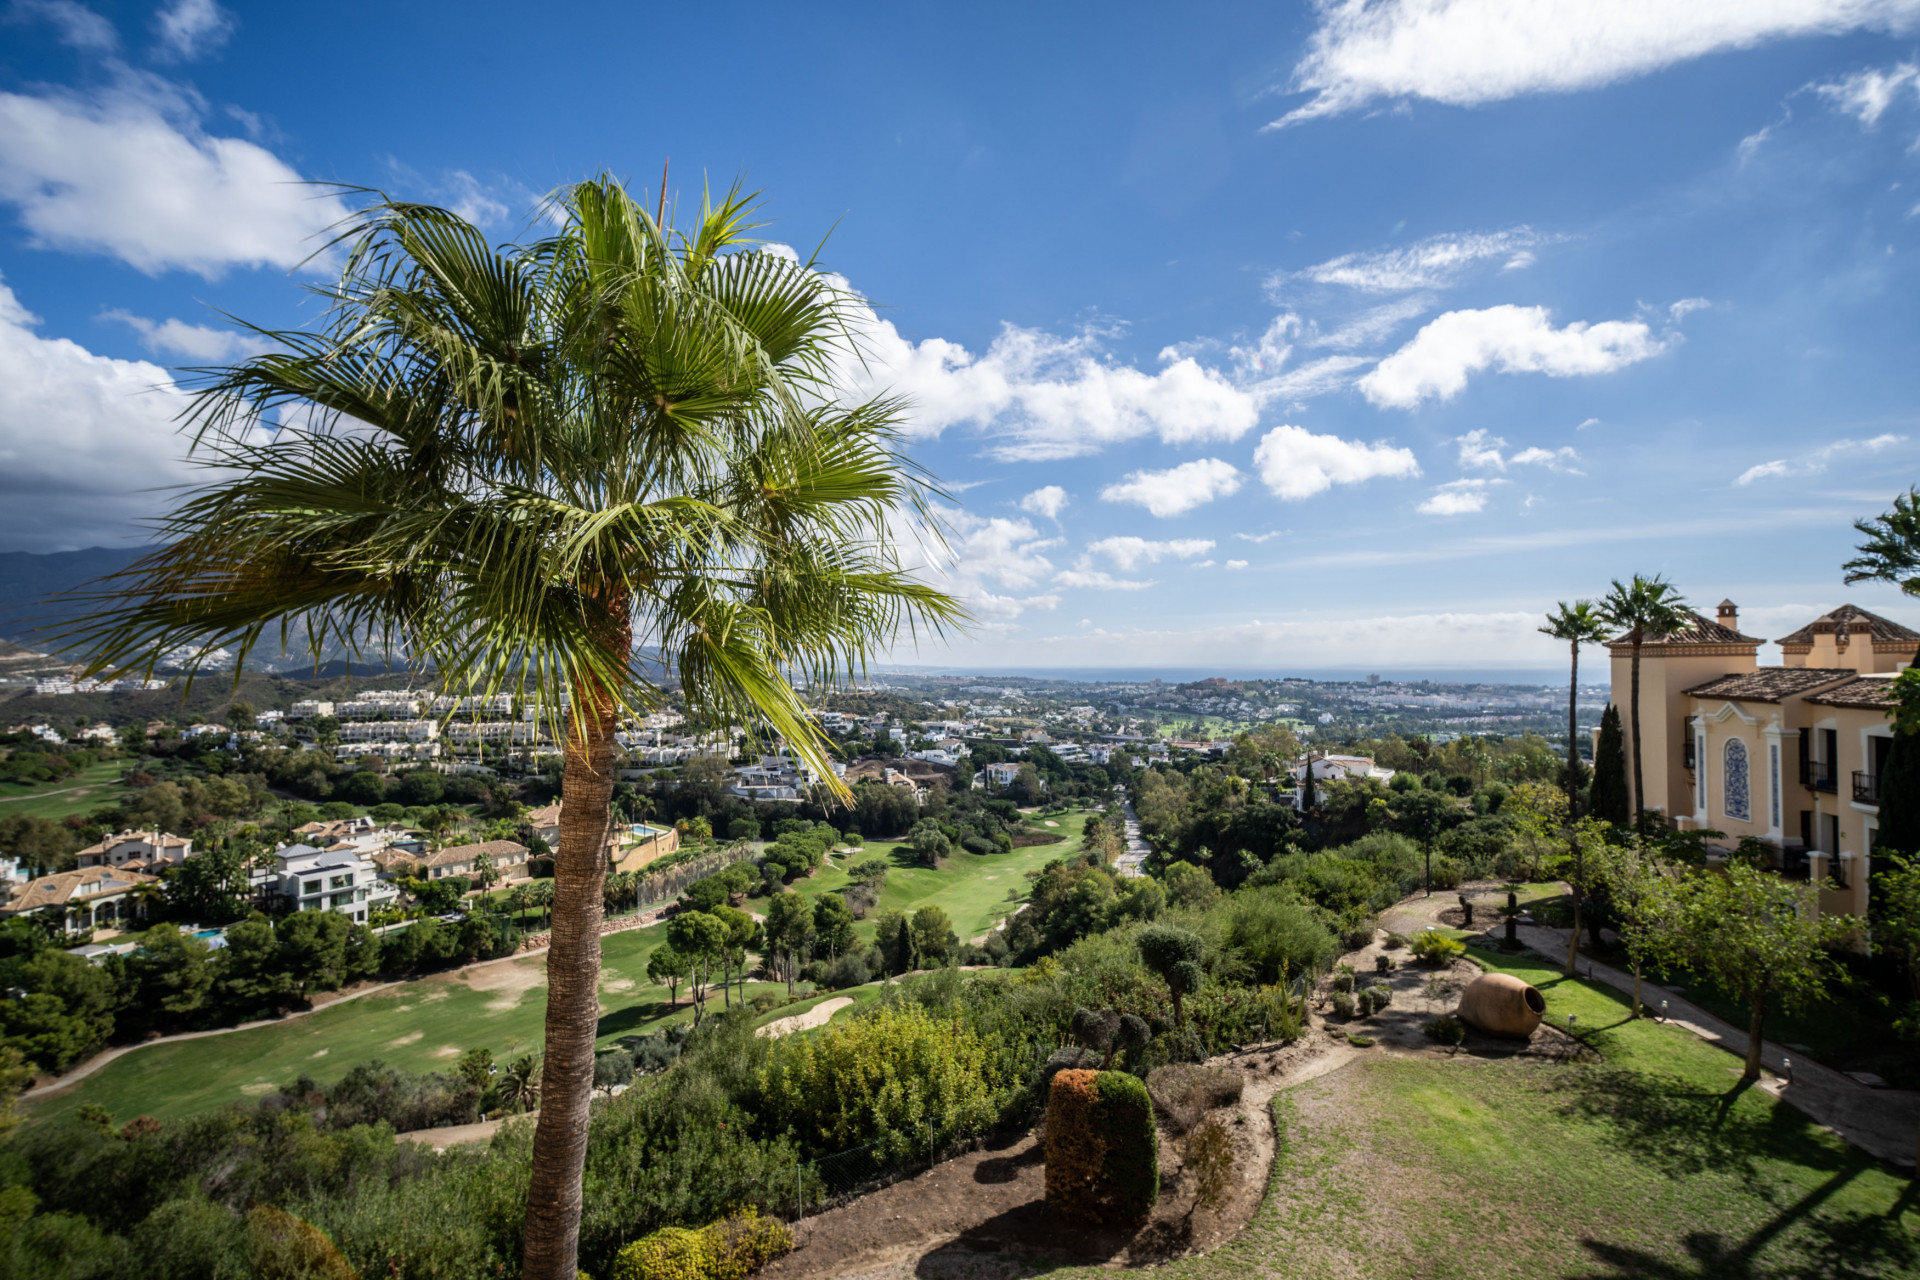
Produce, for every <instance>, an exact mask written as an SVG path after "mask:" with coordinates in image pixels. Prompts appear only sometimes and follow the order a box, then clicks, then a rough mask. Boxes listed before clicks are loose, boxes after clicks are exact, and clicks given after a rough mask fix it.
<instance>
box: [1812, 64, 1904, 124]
mask: <svg viewBox="0 0 1920 1280" xmlns="http://www.w3.org/2000/svg"><path fill="white" fill-rule="evenodd" d="M1902 89H1908V90H1913V91H1916V92H1920V63H1914V62H1903V63H1901V64H1899V65H1898V66H1895V67H1890V68H1888V69H1887V70H1885V71H1878V70H1867V71H1856V72H1854V73H1853V74H1852V75H1850V76H1843V77H1842V78H1840V79H1838V80H1834V81H1830V82H1829V83H1826V84H1817V85H1815V86H1813V91H1814V92H1815V93H1817V94H1819V95H1820V96H1821V97H1823V98H1825V99H1826V100H1827V101H1828V102H1831V103H1832V104H1833V105H1834V107H1835V108H1836V109H1838V110H1840V111H1844V112H1846V113H1847V114H1848V115H1850V116H1853V117H1854V118H1855V119H1857V120H1858V121H1860V123H1861V124H1863V125H1865V126H1866V127H1867V128H1869V129H1871V128H1873V127H1874V126H1875V125H1877V124H1879V123H1880V117H1881V116H1883V115H1885V114H1886V111H1887V108H1888V107H1890V106H1892V105H1893V100H1894V98H1895V97H1896V96H1897V95H1898V94H1899V93H1900V91H1901V90H1902Z"/></svg>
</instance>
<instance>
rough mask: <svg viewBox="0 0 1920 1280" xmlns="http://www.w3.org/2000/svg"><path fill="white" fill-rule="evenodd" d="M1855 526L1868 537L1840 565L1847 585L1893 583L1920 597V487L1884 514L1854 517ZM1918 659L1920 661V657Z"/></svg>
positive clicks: (1894, 503) (1916, 660)
mask: <svg viewBox="0 0 1920 1280" xmlns="http://www.w3.org/2000/svg"><path fill="white" fill-rule="evenodd" d="M1853 527H1854V528H1855V529H1857V530H1859V531H1860V532H1861V533H1863V534H1865V535H1866V537H1867V540H1866V541H1865V542H1863V543H1861V544H1860V545H1859V546H1858V547H1856V548H1854V549H1855V550H1856V551H1858V552H1859V553H1860V554H1859V555H1857V556H1855V557H1854V558H1853V559H1851V560H1849V561H1847V562H1846V563H1845V564H1844V565H1842V566H1840V567H1841V569H1842V570H1843V571H1844V572H1845V574H1846V578H1845V580H1846V582H1847V584H1848V585H1849V586H1851V585H1852V584H1853V583H1856V582H1891V583H1892V584H1893V585H1895V586H1896V587H1899V588H1900V590H1901V591H1903V592H1905V593H1906V594H1907V595H1910V596H1920V487H1916V488H1913V489H1909V490H1908V491H1907V492H1905V493H1903V494H1901V495H1900V496H1899V497H1897V498H1895V499H1894V500H1893V510H1891V511H1889V512H1887V513H1886V514H1885V515H1882V516H1876V517H1874V518H1873V519H1871V520H1855V521H1854V522H1853ZM1915 662H1916V663H1917V664H1920V656H1916V657H1915Z"/></svg>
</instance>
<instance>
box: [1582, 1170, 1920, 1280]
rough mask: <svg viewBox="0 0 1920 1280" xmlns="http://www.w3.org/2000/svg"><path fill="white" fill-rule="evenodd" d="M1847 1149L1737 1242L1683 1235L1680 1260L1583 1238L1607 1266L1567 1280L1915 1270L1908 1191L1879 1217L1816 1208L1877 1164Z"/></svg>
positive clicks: (1807, 1276) (1820, 1278)
mask: <svg viewBox="0 0 1920 1280" xmlns="http://www.w3.org/2000/svg"><path fill="white" fill-rule="evenodd" d="M1875 1164H1876V1162H1875V1161H1874V1160H1873V1158H1872V1157H1870V1156H1868V1155H1866V1154H1864V1153H1863V1152H1859V1151H1851V1152H1849V1153H1848V1156H1847V1158H1846V1160H1845V1162H1844V1164H1843V1166H1842V1167H1841V1168H1840V1169H1838V1170H1837V1171H1836V1172H1835V1173H1834V1174H1833V1176H1831V1177H1829V1178H1828V1179H1827V1180H1826V1181H1825V1182H1823V1183H1821V1184H1820V1185H1819V1186H1817V1187H1815V1188H1813V1189H1812V1190H1810V1191H1808V1192H1807V1193H1806V1194H1805V1195H1803V1196H1801V1197H1800V1198H1799V1199H1798V1200H1796V1201H1794V1202H1793V1203H1792V1204H1791V1205H1788V1206H1787V1207H1786V1208H1784V1209H1782V1210H1780V1211H1779V1212H1778V1213H1776V1214H1774V1216H1773V1217H1771V1218H1769V1219H1768V1220H1767V1221H1766V1222H1764V1223H1762V1224H1761V1225H1760V1226H1759V1227H1758V1228H1757V1229H1755V1230H1754V1231H1753V1232H1752V1233H1751V1234H1750V1235H1748V1236H1747V1237H1746V1239H1744V1240H1742V1241H1740V1242H1739V1243H1737V1244H1732V1243H1729V1241H1728V1240H1727V1239H1726V1238H1725V1237H1724V1236H1721V1235H1719V1234H1718V1233H1715V1232H1711V1231H1696V1232H1693V1233H1692V1234H1690V1235H1688V1236H1687V1237H1686V1240H1685V1243H1684V1247H1685V1249H1686V1253H1687V1258H1686V1260H1684V1261H1679V1260H1674V1259H1670V1258H1667V1257H1662V1256H1660V1255H1658V1254H1655V1253H1651V1252H1649V1251H1646V1250H1643V1249H1635V1248H1630V1247H1628V1246H1626V1245H1618V1244H1612V1243H1609V1242H1607V1241H1603V1240H1593V1239H1587V1240H1583V1241H1581V1243H1582V1244H1583V1245H1584V1246H1585V1247H1586V1249H1587V1251H1588V1252H1589V1253H1591V1254H1592V1255H1593V1256H1594V1257H1595V1259H1597V1260H1598V1261H1600V1262H1601V1263H1604V1264H1606V1265H1607V1266H1608V1267H1609V1268H1611V1269H1610V1270H1606V1271H1597V1272H1590V1273H1587V1274H1585V1275H1581V1276H1577V1277H1576V1276H1569V1277H1567V1278H1566V1280H1869V1278H1870V1277H1884V1276H1897V1275H1912V1274H1914V1273H1915V1271H1916V1270H1917V1269H1920V1237H1916V1234H1915V1233H1914V1232H1913V1231H1912V1230H1910V1229H1908V1227H1907V1226H1906V1224H1905V1223H1904V1221H1903V1218H1904V1215H1905V1214H1906V1212H1907V1211H1908V1210H1909V1209H1911V1208H1913V1207H1915V1204H1916V1198H1915V1195H1914V1189H1913V1188H1912V1187H1911V1186H1909V1188H1908V1190H1907V1191H1906V1193H1904V1194H1903V1195H1902V1196H1901V1197H1900V1199H1899V1200H1898V1201H1897V1202H1895V1204H1894V1205H1893V1206H1892V1208H1891V1209H1889V1210H1888V1211H1887V1212H1886V1213H1884V1214H1863V1213H1841V1214H1822V1213H1820V1212H1819V1209H1820V1206H1821V1205H1822V1204H1823V1203H1824V1202H1825V1201H1827V1200H1828V1199H1829V1198H1831V1197H1832V1196H1833V1195H1834V1194H1835V1193H1836V1192H1838V1191H1839V1190H1840V1189H1841V1188H1842V1187H1844V1186H1846V1185H1847V1183H1849V1182H1851V1181H1852V1180H1853V1179H1854V1178H1856V1177H1858V1176H1859V1175H1860V1174H1861V1173H1863V1172H1865V1171H1866V1170H1868V1169H1871V1168H1873V1167H1874V1166H1875Z"/></svg>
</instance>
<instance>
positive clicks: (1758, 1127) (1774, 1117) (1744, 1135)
mask: <svg viewBox="0 0 1920 1280" xmlns="http://www.w3.org/2000/svg"><path fill="white" fill-rule="evenodd" d="M1752 1085H1753V1082H1752V1081H1749V1080H1742V1081H1740V1082H1739V1083H1737V1084H1735V1085H1733V1087H1731V1088H1729V1089H1725V1090H1714V1089H1710V1088H1705V1087H1702V1086H1701V1085H1699V1084H1697V1083H1694V1082H1692V1081H1689V1080H1685V1079H1683V1078H1681V1077H1679V1076H1673V1075H1667V1074H1663V1073H1660V1072H1652V1071H1626V1070H1614V1069H1610V1068H1597V1069H1594V1070H1591V1071H1582V1072H1577V1073H1569V1074H1568V1075H1567V1076H1566V1077H1564V1078H1562V1079H1560V1080H1558V1081H1556V1082H1555V1084H1554V1088H1555V1091H1556V1092H1557V1093H1558V1094H1559V1095H1560V1098H1561V1103H1560V1105H1561V1110H1562V1112H1563V1114H1565V1115H1567V1116H1569V1117H1570V1118H1577V1119H1580V1120H1583V1121H1586V1122H1587V1123H1589V1124H1591V1125H1593V1126H1594V1127H1595V1128H1596V1129H1597V1130H1598V1131H1599V1132H1600V1134H1601V1140H1602V1141H1603V1142H1605V1143H1607V1144H1608V1145H1610V1146H1614V1147H1618V1148H1620V1149H1622V1150H1625V1151H1627V1152H1629V1153H1631V1154H1632V1155H1634V1156H1635V1157H1637V1158H1639V1159H1642V1160H1647V1161H1650V1162H1652V1163H1654V1164H1657V1165H1658V1166H1659V1167H1660V1168H1661V1169H1663V1170H1664V1171H1665V1172H1667V1173H1669V1174H1671V1175H1676V1176H1677V1175H1684V1174H1692V1173H1701V1172H1705V1171H1706V1170H1709V1169H1712V1170H1718V1171H1722V1172H1726V1171H1730V1170H1731V1171H1736V1172H1738V1173H1740V1174H1742V1175H1743V1176H1746V1177H1754V1176H1756V1174H1757V1168H1756V1164H1755V1162H1756V1161H1757V1160H1760V1159H1762V1158H1768V1159H1777V1160H1785V1161H1789V1162H1791V1163H1793V1164H1797V1165H1801V1166H1804V1167H1807V1168H1811V1169H1835V1168H1838V1167H1840V1163H1839V1162H1840V1161H1841V1160H1843V1159H1844V1158H1845V1157H1844V1156H1842V1155H1841V1154H1840V1153H1839V1152H1837V1151H1836V1150H1835V1148H1834V1147H1833V1145H1832V1144H1831V1143H1827V1142H1823V1141H1821V1140H1819V1139H1818V1137H1817V1136H1816V1133H1817V1130H1816V1126H1815V1125H1814V1124H1813V1122H1812V1121H1811V1120H1809V1119H1808V1118H1807V1117H1806V1116H1805V1115H1803V1114H1802V1113H1800V1112H1799V1111H1796V1110H1795V1109H1793V1108H1792V1107H1784V1106H1781V1107H1772V1108H1769V1109H1768V1110H1767V1111H1766V1113H1765V1114H1764V1116H1762V1115H1761V1114H1758V1113H1756V1112H1753V1111H1752V1110H1751V1109H1742V1108H1741V1106H1740V1102H1741V1100H1742V1099H1743V1098H1744V1097H1745V1096H1746V1094H1747V1092H1748V1090H1749V1089H1751V1088H1752Z"/></svg>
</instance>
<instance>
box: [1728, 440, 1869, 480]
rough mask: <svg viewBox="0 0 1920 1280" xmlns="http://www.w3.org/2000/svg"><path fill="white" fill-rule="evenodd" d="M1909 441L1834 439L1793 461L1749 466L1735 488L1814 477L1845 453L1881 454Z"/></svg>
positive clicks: (1773, 461)
mask: <svg viewBox="0 0 1920 1280" xmlns="http://www.w3.org/2000/svg"><path fill="white" fill-rule="evenodd" d="M1906 442H1907V438H1906V437H1905V436H1899V435H1893V434H1892V433H1888V434H1885V435H1877V436H1874V437H1873V438H1872V439H1870V440H1846V439H1842V440H1835V441H1834V442H1833V443H1831V444H1827V445H1823V446H1821V447H1820V448H1818V449H1815V450H1813V451H1812V452H1811V453H1803V454H1800V455H1798V456H1797V457H1792V458H1775V459H1773V460H1772V461H1771V462H1761V463H1756V464H1755V465H1753V466H1751V467H1748V468H1747V469H1746V470H1745V471H1742V472H1741V473H1740V474H1739V475H1737V476H1735V477H1734V479H1733V483H1734V486H1735V487H1736V488H1738V487H1740V486H1744V485H1750V484H1754V483H1756V482H1758V481H1761V480H1771V479H1775V478H1777V477H1779V476H1815V475H1819V474H1820V473H1821V472H1822V471H1825V470H1826V469H1827V467H1828V466H1829V465H1830V464H1831V463H1832V462H1833V460H1834V459H1835V458H1838V457H1841V456H1842V455H1844V454H1849V453H1852V454H1871V453H1881V452H1883V451H1885V450H1887V449H1891V448H1893V447H1894V446H1896V445H1902V444H1905V443H1906Z"/></svg>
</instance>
